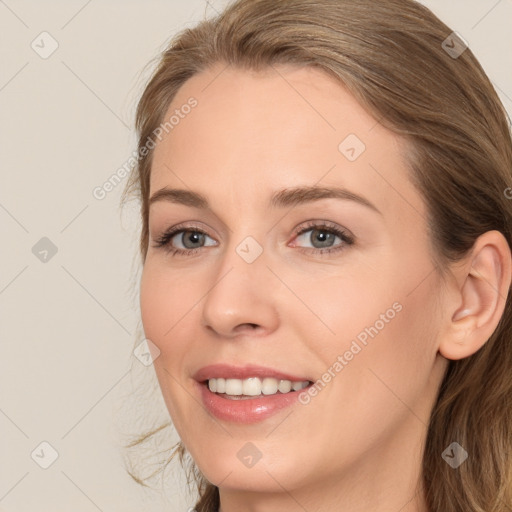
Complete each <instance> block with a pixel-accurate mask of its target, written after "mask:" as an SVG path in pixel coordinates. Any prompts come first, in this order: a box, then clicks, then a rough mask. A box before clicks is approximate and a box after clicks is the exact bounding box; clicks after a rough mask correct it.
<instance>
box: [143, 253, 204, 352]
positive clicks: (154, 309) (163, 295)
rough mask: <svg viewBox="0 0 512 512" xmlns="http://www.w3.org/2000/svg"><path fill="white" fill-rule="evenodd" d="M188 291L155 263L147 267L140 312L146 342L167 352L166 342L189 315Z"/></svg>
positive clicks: (144, 270) (149, 263)
mask: <svg viewBox="0 0 512 512" xmlns="http://www.w3.org/2000/svg"><path fill="white" fill-rule="evenodd" d="M187 289H188V290H191V288H190V287H188V288H183V287H182V286H181V285H180V283H179V282H178V280H177V279H175V278H174V277H173V274H172V273H169V272H165V271H163V270H161V269H159V268H158V267H157V265H155V264H153V263H152V262H147V263H146V264H145V266H144V269H143V272H142V277H141V283H140V309H141V318H142V324H143V326H144V333H145V335H146V338H149V339H150V340H151V341H152V342H153V343H155V345H157V346H158V348H159V349H160V351H161V352H165V350H166V346H167V345H168V343H166V340H169V339H171V336H172V335H173V334H174V332H173V330H174V328H175V326H176V325H177V323H178V321H179V319H180V318H181V317H183V315H184V314H185V311H186V304H188V303H189V302H190V303H191V306H190V307H188V309H189V310H190V309H191V307H192V305H193V303H194V301H193V300H192V298H190V299H189V297H188V295H191V293H189V294H188V295H187Z"/></svg>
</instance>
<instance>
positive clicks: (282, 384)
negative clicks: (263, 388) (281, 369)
mask: <svg viewBox="0 0 512 512" xmlns="http://www.w3.org/2000/svg"><path fill="white" fill-rule="evenodd" d="M277 389H278V390H279V391H281V393H288V392H289V391H291V389H292V383H291V382H290V381H289V380H280V381H279V385H278V386H277Z"/></svg>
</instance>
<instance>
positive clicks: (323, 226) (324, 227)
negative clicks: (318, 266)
mask: <svg viewBox="0 0 512 512" xmlns="http://www.w3.org/2000/svg"><path fill="white" fill-rule="evenodd" d="M315 228H316V229H317V230H319V231H324V232H328V233H330V234H333V235H336V236H338V237H339V238H341V240H342V241H343V243H342V244H339V245H336V246H334V247H327V248H324V249H316V248H314V247H302V248H299V250H302V251H303V252H306V253H308V254H309V253H311V251H312V252H313V253H314V254H320V255H324V254H329V253H334V252H339V251H341V250H343V249H344V248H345V246H347V245H352V244H353V243H354V238H353V237H352V236H351V235H349V233H348V232H346V231H344V230H343V229H340V228H339V227H337V226H336V225H334V224H330V223H329V222H322V223H317V222H315V221H310V222H308V223H307V224H306V225H305V226H302V227H301V228H300V230H298V231H297V232H296V233H295V235H294V236H295V237H299V236H300V235H302V234H304V233H306V232H308V231H311V230H312V229H315ZM187 232H188V233H201V234H203V235H205V236H209V235H208V233H206V232H205V231H203V230H202V229H201V228H199V227H197V226H190V225H189V226H183V225H178V226H175V227H173V228H170V229H169V230H167V231H165V232H164V233H163V234H162V235H161V236H160V237H159V238H158V239H156V240H155V243H154V247H156V248H165V250H166V252H167V253H169V254H170V255H172V256H174V255H183V256H192V255H194V254H196V253H197V252H198V251H200V250H201V249H203V248H204V246H203V247H195V248H194V249H177V248H175V247H171V246H170V245H169V244H170V241H171V240H172V238H173V237H174V236H176V235H177V234H179V233H187Z"/></svg>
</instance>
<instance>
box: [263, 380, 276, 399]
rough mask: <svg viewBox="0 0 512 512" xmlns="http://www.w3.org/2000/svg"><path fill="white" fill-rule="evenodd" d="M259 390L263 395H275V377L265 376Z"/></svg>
mask: <svg viewBox="0 0 512 512" xmlns="http://www.w3.org/2000/svg"><path fill="white" fill-rule="evenodd" d="M261 391H262V393H263V394H264V395H275V394H276V393H277V379H272V378H271V377H265V378H264V379H263V382H262V383H261Z"/></svg>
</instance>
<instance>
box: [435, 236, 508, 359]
mask: <svg viewBox="0 0 512 512" xmlns="http://www.w3.org/2000/svg"><path fill="white" fill-rule="evenodd" d="M511 266H512V262H511V252H510V248H509V246H508V243H507V241H506V239H505V237H504V236H503V235H502V234H501V233H500V232H499V231H488V232H486V233H484V234H483V235H481V236H480V237H479V238H478V239H477V240H476V242H475V244H474V246H473V249H472V251H471V253H470V254H469V256H468V257H467V263H466V264H465V265H462V266H461V267H460V268H459V269H458V270H457V271H456V273H457V275H456V280H455V283H454V284H453V286H456V287H457V288H458V289H457V290H455V293H452V294H449V295H450V297H454V298H453V299H450V300H451V302H452V303H453V304H448V305H447V306H448V307H449V314H450V316H451V318H449V319H448V322H449V325H448V328H447V330H446V331H445V335H444V336H443V337H442V339H441V340H440V345H439V352H440V353H441V355H442V356H444V357H446V358H447V359H453V360H457V359H463V358H465V357H469V356H471V355H472V354H474V353H475V352H477V351H478V350H479V349H480V348H481V347H482V346H483V345H484V344H485V343H486V341H487V340H488V339H489V338H490V337H491V336H492V334H493V332H494V331H495V330H496V327H497V325H498V323H499V321H500V319H501V317H502V315H503V311H504V309H505V305H506V300H507V296H508V292H509V288H510V281H511Z"/></svg>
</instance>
